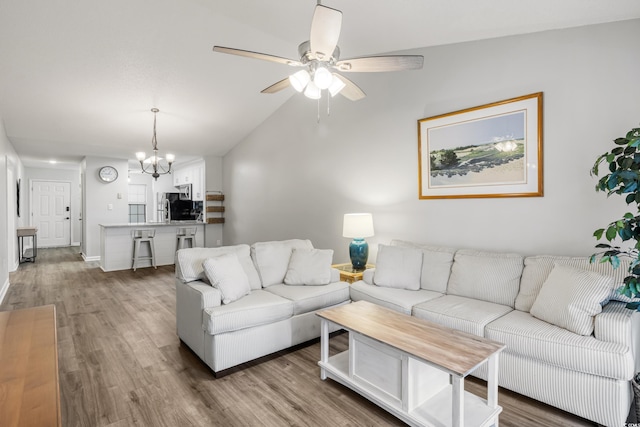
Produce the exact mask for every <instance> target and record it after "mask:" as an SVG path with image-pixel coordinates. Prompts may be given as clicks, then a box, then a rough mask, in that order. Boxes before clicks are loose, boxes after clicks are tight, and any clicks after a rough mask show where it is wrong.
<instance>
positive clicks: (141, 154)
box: [136, 151, 147, 162]
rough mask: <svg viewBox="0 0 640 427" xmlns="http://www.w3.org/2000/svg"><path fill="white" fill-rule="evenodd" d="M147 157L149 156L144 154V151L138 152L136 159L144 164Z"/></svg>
mask: <svg viewBox="0 0 640 427" xmlns="http://www.w3.org/2000/svg"><path fill="white" fill-rule="evenodd" d="M146 157H147V156H146V154H144V151H138V152H137V153H136V159H138V161H139V162H143V161H144V159H145V158H146Z"/></svg>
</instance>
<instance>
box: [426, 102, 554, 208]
mask: <svg viewBox="0 0 640 427" xmlns="http://www.w3.org/2000/svg"><path fill="white" fill-rule="evenodd" d="M542 160H543V158H542V92H538V93H533V94H530V95H524V96H520V97H517V98H511V99H507V100H504V101H498V102H493V103H491V104H486V105H481V106H479V107H473V108H468V109H465V110H459V111H454V112H452V113H447V114H442V115H439V116H434V117H428V118H424V119H420V120H418V174H419V179H418V187H419V189H418V192H419V198H420V199H449V198H474V197H541V196H542V195H543V179H542V177H543V174H542V169H543V168H542Z"/></svg>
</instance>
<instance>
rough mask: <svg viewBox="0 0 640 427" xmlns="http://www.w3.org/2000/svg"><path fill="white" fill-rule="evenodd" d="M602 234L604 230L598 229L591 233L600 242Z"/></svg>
mask: <svg viewBox="0 0 640 427" xmlns="http://www.w3.org/2000/svg"><path fill="white" fill-rule="evenodd" d="M602 233H604V228H598V229H597V230H596V231H594V232H593V236H594V237H595V238H596V239H598V240H600V239H602Z"/></svg>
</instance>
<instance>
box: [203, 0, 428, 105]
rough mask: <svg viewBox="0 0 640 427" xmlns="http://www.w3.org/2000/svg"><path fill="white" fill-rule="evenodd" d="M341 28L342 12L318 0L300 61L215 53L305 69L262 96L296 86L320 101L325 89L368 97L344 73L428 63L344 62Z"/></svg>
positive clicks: (405, 59)
mask: <svg viewBox="0 0 640 427" xmlns="http://www.w3.org/2000/svg"><path fill="white" fill-rule="evenodd" d="M341 28H342V12H341V11H339V10H336V9H332V8H330V7H326V6H323V5H321V4H320V1H319V0H318V4H317V5H316V8H315V11H314V13H313V19H312V21H311V34H310V37H309V40H308V41H305V42H302V43H301V44H300V45H299V46H298V54H299V55H300V59H299V60H295V59H288V58H283V57H280V56H274V55H269V54H265V53H259V52H251V51H248V50H242V49H234V48H230V47H223V46H214V47H213V50H214V52H221V53H228V54H231V55H239V56H245V57H248V58H255V59H261V60H264V61H271V62H277V63H280V64H286V65H290V66H292V67H303V69H302V70H299V71H298V72H296V73H294V74H292V75H291V76H289V77H287V78H285V79H282V80H280V81H279V82H277V83H274V84H272V85H271V86H269V87H267V88H266V89H264V90H262V93H276V92H279V91H281V90H283V89H286V88H287V87H289V86H292V87H293V88H294V89H295V90H296V91H298V92H304V94H305V96H307V97H308V98H311V99H320V98H321V97H322V91H323V90H327V91H328V92H329V94H330V95H331V96H335V95H337V94H338V93H340V94H342V95H343V96H344V97H345V98H347V99H350V100H352V101H357V100H359V99H362V98H364V97H365V96H366V94H365V93H364V92H363V91H362V89H360V88H359V87H358V85H356V84H355V83H354V82H352V81H351V80H349V79H348V78H346V77H345V76H343V75H342V74H340V73H354V72H358V73H360V72H364V73H366V72H383V71H402V70H418V69H421V68H422V64H423V62H424V57H423V56H422V55H391V56H365V57H359V58H350V59H340V48H339V47H338V39H339V37H340V30H341Z"/></svg>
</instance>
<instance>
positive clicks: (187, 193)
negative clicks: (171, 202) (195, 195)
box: [178, 184, 191, 200]
mask: <svg viewBox="0 0 640 427" xmlns="http://www.w3.org/2000/svg"><path fill="white" fill-rule="evenodd" d="M178 193H179V194H180V196H179V198H180V200H191V184H182V185H179V186H178Z"/></svg>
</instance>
